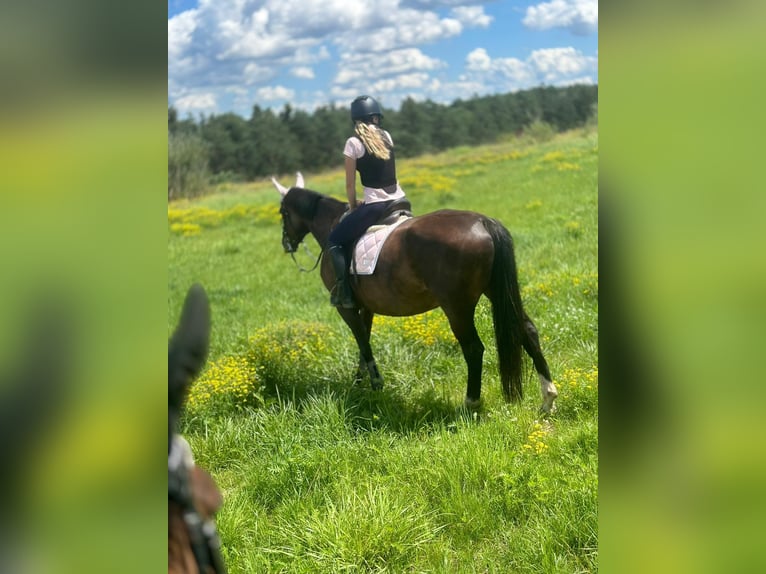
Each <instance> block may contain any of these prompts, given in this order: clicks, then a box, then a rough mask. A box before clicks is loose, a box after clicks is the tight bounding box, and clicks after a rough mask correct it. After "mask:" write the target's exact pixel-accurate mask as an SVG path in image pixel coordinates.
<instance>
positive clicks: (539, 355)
mask: <svg viewBox="0 0 766 574" xmlns="http://www.w3.org/2000/svg"><path fill="white" fill-rule="evenodd" d="M523 336H524V340H523V345H524V349H525V350H526V351H527V353H528V354H529V356H530V357H532V362H533V363H534V365H535V370H536V371H537V376H538V377H539V379H540V393H541V394H542V397H543V403H542V404H541V405H540V410H541V411H542V412H544V413H546V414H547V413H550V412H552V411H553V410H554V408H555V407H554V404H553V401H555V400H556V397H558V396H559V393H558V391H557V390H556V385H554V384H553V380H552V379H551V371H550V369H549V368H548V362H547V361H546V360H545V357H543V351H542V349H541V348H540V338H539V336H538V334H537V328H536V327H535V324H534V323H533V322H532V319H530V318H529V317H527V316H526V315H525V316H524V329H523Z"/></svg>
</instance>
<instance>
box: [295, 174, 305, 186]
mask: <svg viewBox="0 0 766 574" xmlns="http://www.w3.org/2000/svg"><path fill="white" fill-rule="evenodd" d="M295 187H304V183H303V174H302V173H301V172H299V171H296V172H295Z"/></svg>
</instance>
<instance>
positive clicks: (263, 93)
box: [255, 86, 295, 102]
mask: <svg viewBox="0 0 766 574" xmlns="http://www.w3.org/2000/svg"><path fill="white" fill-rule="evenodd" d="M255 95H256V97H257V98H258V99H261V100H265V101H267V102H268V101H275V100H292V99H293V98H294V97H295V91H294V90H291V89H290V88H285V87H283V86H266V87H263V88H259V89H257V90H256V91H255Z"/></svg>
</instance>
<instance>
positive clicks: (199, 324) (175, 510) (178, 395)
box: [168, 285, 226, 574]
mask: <svg viewBox="0 0 766 574" xmlns="http://www.w3.org/2000/svg"><path fill="white" fill-rule="evenodd" d="M209 336H210V310H209V307H208V302H207V296H206V295H205V291H204V290H203V289H202V287H200V286H199V285H194V286H192V288H191V289H190V290H189V293H188V294H187V296H186V301H185V302H184V307H183V311H182V312H181V319H180V321H179V323H178V327H177V328H176V330H175V332H174V333H173V336H172V338H171V339H170V342H169V343H168V573H172V574H197V573H200V574H223V573H225V572H226V568H225V567H224V564H223V560H222V558H221V552H220V542H219V539H218V535H217V534H216V529H215V523H214V522H213V515H214V514H215V512H216V511H217V510H218V509H219V508H220V506H221V503H222V497H221V493H220V492H219V490H218V488H217V487H216V485H215V483H214V482H213V479H212V477H211V476H210V475H209V474H208V473H207V472H206V471H204V470H202V469H201V468H200V467H198V466H197V465H196V464H194V458H193V457H192V453H191V448H190V447H189V443H187V442H186V440H184V439H183V437H181V436H180V435H178V434H176V431H177V429H176V427H177V425H178V418H179V416H180V414H181V410H182V408H183V404H184V401H185V399H186V395H187V392H188V389H189V387H190V386H191V383H192V381H193V380H194V378H195V377H196V376H197V375H198V374H199V372H200V371H201V370H202V367H203V366H204V364H205V359H206V357H207V350H208V342H209Z"/></svg>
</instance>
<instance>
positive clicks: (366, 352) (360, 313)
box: [338, 307, 383, 390]
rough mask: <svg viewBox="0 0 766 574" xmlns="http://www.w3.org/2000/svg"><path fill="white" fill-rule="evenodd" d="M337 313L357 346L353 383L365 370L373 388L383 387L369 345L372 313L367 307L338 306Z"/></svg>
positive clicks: (381, 378) (361, 377) (362, 376)
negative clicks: (357, 356)
mask: <svg viewBox="0 0 766 574" xmlns="http://www.w3.org/2000/svg"><path fill="white" fill-rule="evenodd" d="M338 313H340V316H341V317H343V320H344V321H345V322H346V324H347V325H348V326H349V328H350V329H351V332H352V333H353V335H354V339H356V344H357V346H358V347H359V365H358V366H357V369H356V372H355V373H354V383H355V384H358V383H360V382H361V381H362V379H363V378H364V372H365V370H366V371H367V373H368V374H369V375H370V384H371V386H372V388H373V390H380V389H382V388H383V377H381V375H380V371H378V365H377V364H376V363H375V358H374V357H373V356H372V347H371V346H370V333H371V332H372V319H373V315H374V314H373V313H372V312H371V311H370V310H369V309H364V308H362V309H361V310H357V309H343V308H342V307H338Z"/></svg>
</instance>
